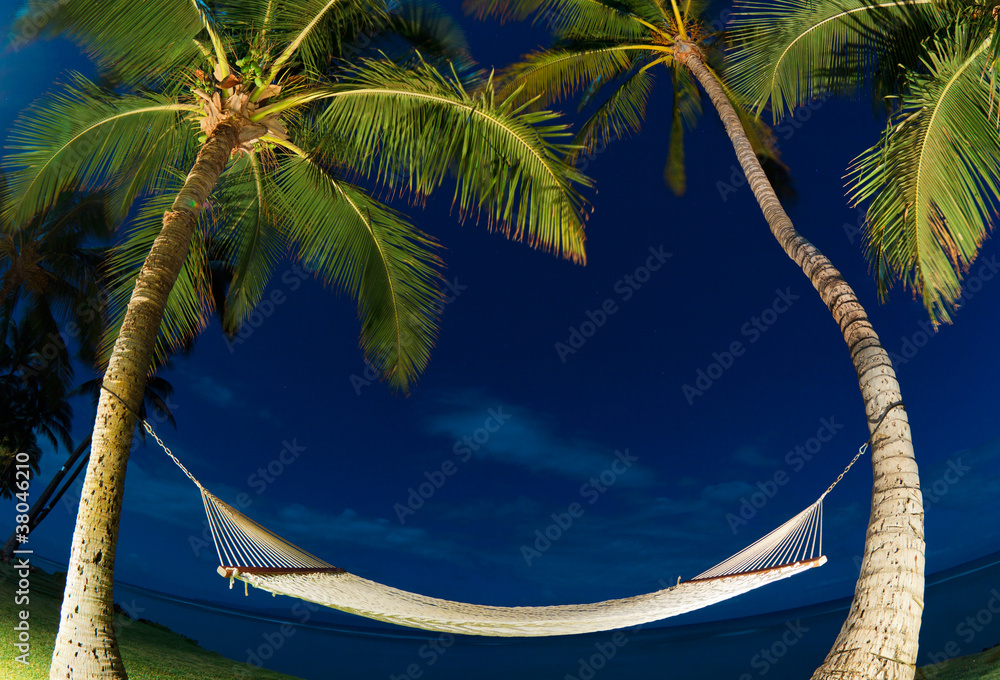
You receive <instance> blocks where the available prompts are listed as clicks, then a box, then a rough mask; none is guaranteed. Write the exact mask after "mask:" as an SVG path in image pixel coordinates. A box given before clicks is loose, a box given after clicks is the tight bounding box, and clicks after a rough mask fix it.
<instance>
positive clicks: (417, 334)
mask: <svg viewBox="0 0 1000 680" xmlns="http://www.w3.org/2000/svg"><path fill="white" fill-rule="evenodd" d="M274 182H275V185H276V190H275V193H274V203H275V208H276V212H277V214H278V215H282V216H284V218H285V219H284V223H283V225H282V226H283V228H284V229H285V230H286V231H287V233H288V235H289V238H290V239H291V240H292V241H293V242H294V243H295V244H296V253H297V255H298V257H299V258H300V259H301V260H302V261H303V262H304V263H306V264H307V265H308V266H309V268H310V269H312V270H314V271H316V272H317V274H318V275H319V276H320V277H321V278H322V279H323V280H324V281H325V282H326V283H327V284H329V285H332V286H335V287H336V288H337V289H339V290H341V291H343V292H345V293H347V294H348V295H349V296H350V297H351V298H353V299H355V300H357V302H358V316H359V317H360V319H361V340H360V344H361V348H362V350H363V351H364V353H365V356H366V357H367V358H368V360H369V361H371V362H372V364H373V365H374V366H375V367H376V368H377V369H378V370H379V371H380V372H381V373H382V374H383V375H385V376H386V377H387V378H388V380H389V382H390V383H391V384H392V385H393V386H394V387H395V388H397V389H400V390H402V391H404V392H405V391H407V390H408V389H409V386H410V385H411V384H412V383H413V381H414V380H415V379H416V377H417V376H418V375H419V374H420V372H421V371H423V369H424V367H426V365H427V362H428V360H429V359H430V352H431V349H432V347H433V345H434V341H435V339H436V335H437V316H438V314H439V313H440V309H441V293H440V287H439V282H440V280H441V275H440V273H439V268H440V266H441V262H440V260H439V259H438V257H437V255H436V254H435V252H434V250H435V248H436V245H437V244H436V243H435V241H434V240H433V239H432V238H431V237H430V236H427V235H426V234H423V233H421V232H420V231H418V230H417V229H416V228H415V227H413V225H411V224H410V223H409V222H407V221H406V218H405V217H403V215H401V214H400V213H398V212H396V211H394V210H392V209H391V208H389V207H388V206H385V205H383V204H381V203H379V202H378V201H376V200H374V199H373V198H371V197H370V196H368V195H367V194H366V193H365V192H364V191H363V190H361V189H360V188H358V187H356V186H353V185H351V184H349V183H347V182H343V181H340V180H339V179H337V178H335V177H334V176H333V175H331V174H330V173H329V172H326V171H325V170H324V169H323V168H321V167H320V166H319V165H317V164H316V163H315V162H314V161H311V160H308V159H305V158H300V157H298V156H289V157H286V158H285V159H283V160H282V161H280V166H279V168H278V169H277V171H276V172H275V173H274Z"/></svg>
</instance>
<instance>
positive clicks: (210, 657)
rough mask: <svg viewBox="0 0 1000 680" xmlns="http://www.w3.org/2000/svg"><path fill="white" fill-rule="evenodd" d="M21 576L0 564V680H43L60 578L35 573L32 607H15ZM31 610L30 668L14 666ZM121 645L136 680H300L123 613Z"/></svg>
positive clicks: (119, 627) (54, 625) (56, 621)
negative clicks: (19, 630) (18, 627)
mask: <svg viewBox="0 0 1000 680" xmlns="http://www.w3.org/2000/svg"><path fill="white" fill-rule="evenodd" d="M17 578H18V577H17V573H16V572H15V571H14V569H13V568H12V567H11V566H10V565H5V564H0V649H2V650H3V652H2V653H0V678H3V680H38V679H39V678H47V677H48V676H49V661H50V660H51V658H52V647H53V645H54V643H55V638H56V631H57V629H58V627H59V602H60V600H61V599H62V593H63V579H62V578H61V575H58V574H57V575H52V574H46V573H45V572H43V571H39V570H33V571H32V572H31V576H30V581H31V589H30V590H31V592H30V600H31V601H30V603H29V605H28V606H27V607H24V606H23V605H18V604H16V603H15V602H14V598H15V594H16V591H17ZM24 608H27V609H28V611H29V619H28V620H29V622H30V624H31V652H30V654H29V657H28V661H29V663H28V665H24V664H21V663H17V662H14V661H12V657H13V656H15V655H16V654H19V652H18V651H17V650H16V649H15V648H14V646H13V645H14V642H15V641H16V640H15V631H14V625H15V624H16V623H17V622H18V612H19V611H20V610H22V609H24ZM115 629H116V631H117V633H118V644H119V647H120V648H121V651H122V658H123V659H124V661H125V669H126V670H127V671H128V675H129V678H132V680H234V679H236V678H239V679H240V680H296V679H295V678H293V677H292V676H291V675H284V674H282V673H275V672H273V671H267V670H258V669H254V668H251V667H250V666H248V665H246V664H242V663H237V662H236V661H233V660H231V659H227V658H226V657H224V656H222V655H221V654H217V653H215V652H209V651H207V650H204V649H202V648H201V647H199V646H198V643H197V642H195V641H194V640H191V639H190V638H186V637H184V636H183V635H178V634H177V633H174V632H172V631H171V630H169V629H168V628H166V627H165V626H161V625H160V624H157V623H153V622H152V621H146V620H144V619H139V620H133V619H131V618H129V617H128V616H126V615H125V614H123V613H119V614H116V615H115Z"/></svg>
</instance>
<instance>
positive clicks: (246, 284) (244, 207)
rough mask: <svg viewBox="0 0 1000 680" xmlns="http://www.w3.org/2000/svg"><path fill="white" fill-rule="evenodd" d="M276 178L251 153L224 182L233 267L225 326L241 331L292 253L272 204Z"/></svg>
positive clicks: (221, 196) (224, 241)
mask: <svg viewBox="0 0 1000 680" xmlns="http://www.w3.org/2000/svg"><path fill="white" fill-rule="evenodd" d="M273 193H274V180H273V179H272V178H271V177H269V176H268V169H267V168H265V167H263V164H262V161H261V159H260V157H259V156H258V155H256V154H248V155H246V156H244V157H242V158H241V159H239V160H237V161H236V162H235V163H233V164H232V165H231V166H230V167H229V168H227V170H226V172H225V173H224V174H223V175H222V177H221V178H220V179H219V188H218V190H217V191H216V196H217V203H218V204H219V205H220V206H223V208H222V212H221V214H220V216H219V220H220V223H221V224H222V225H223V226H222V228H221V230H220V233H219V234H218V240H219V244H220V249H221V251H222V252H223V253H224V254H225V255H224V257H225V259H226V261H227V262H228V263H229V265H230V266H231V269H232V275H233V278H232V282H231V283H230V285H229V290H228V292H227V294H226V305H225V315H224V318H223V320H222V328H223V330H224V331H225V332H226V333H235V332H236V331H237V330H238V329H239V327H240V325H241V324H242V323H243V322H244V321H245V320H246V319H247V317H248V316H249V315H250V314H251V313H252V312H253V310H254V308H255V307H256V306H257V303H258V302H260V299H261V296H262V295H263V294H264V289H265V288H266V287H267V282H268V279H270V277H271V274H272V273H273V272H274V267H275V266H276V265H277V263H278V260H280V259H281V257H282V256H283V255H284V254H285V252H286V251H287V249H288V243H287V239H286V238H285V236H284V234H283V233H282V232H281V230H280V229H278V227H277V226H276V223H275V217H274V215H273V209H272V206H271V204H270V202H271V194H273Z"/></svg>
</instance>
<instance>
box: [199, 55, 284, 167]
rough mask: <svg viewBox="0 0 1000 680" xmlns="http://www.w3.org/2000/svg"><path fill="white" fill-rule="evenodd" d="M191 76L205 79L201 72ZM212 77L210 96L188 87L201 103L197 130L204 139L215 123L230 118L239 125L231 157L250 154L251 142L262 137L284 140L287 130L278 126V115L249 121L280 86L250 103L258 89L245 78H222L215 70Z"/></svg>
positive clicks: (234, 76) (268, 86) (279, 89)
mask: <svg viewBox="0 0 1000 680" xmlns="http://www.w3.org/2000/svg"><path fill="white" fill-rule="evenodd" d="M195 75H196V76H198V77H199V79H201V80H203V81H204V80H207V78H205V74H204V73H203V72H202V71H201V70H197V71H195ZM213 75H214V76H215V79H214V80H215V84H216V87H215V88H214V89H213V91H212V93H211V94H209V93H208V92H206V91H205V90H203V89H201V88H197V87H193V88H191V91H192V92H194V94H195V95H196V96H197V97H198V98H199V99H200V100H201V108H202V117H201V121H200V127H201V132H202V134H203V135H204V139H207V138H208V137H211V136H212V133H213V132H215V128H216V127H218V125H219V123H221V122H222V121H224V120H230V119H233V120H235V121H236V122H237V123H238V124H239V126H240V143H239V145H238V146H237V147H236V148H235V149H233V153H234V154H241V153H249V152H251V151H253V145H254V143H256V142H257V141H258V140H259V139H260V138H261V137H263V136H264V135H270V136H272V137H275V138H277V139H280V140H287V139H288V130H287V129H286V128H285V126H284V125H283V124H282V123H281V114H280V112H278V113H275V114H273V115H270V116H267V117H265V118H262V119H261V120H257V121H254V120H251V118H252V117H253V116H254V114H256V113H257V110H258V109H260V108H262V107H263V102H265V101H266V100H267V99H269V98H271V97H274V96H276V95H277V94H279V93H280V92H281V86H280V85H267V86H266V87H264V88H263V89H262V90H261V92H260V94H259V95H258V96H257V97H256V101H253V98H252V96H253V93H254V92H255V91H256V90H257V89H258V87H257V84H256V83H255V82H254V80H250V79H248V82H244V80H243V79H241V78H240V77H239V76H237V75H234V74H229V75H227V76H226V77H225V78H222V77H220V74H219V71H218V69H216V71H215V73H214V74H213ZM257 80H259V78H258V79H257ZM226 91H229V93H230V94H229V96H227V97H225V99H223V97H224V96H225V92H226Z"/></svg>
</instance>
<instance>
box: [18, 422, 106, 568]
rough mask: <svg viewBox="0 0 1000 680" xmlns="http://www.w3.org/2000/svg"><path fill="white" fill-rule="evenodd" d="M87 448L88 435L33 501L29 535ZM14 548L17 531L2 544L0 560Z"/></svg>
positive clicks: (54, 500)
mask: <svg viewBox="0 0 1000 680" xmlns="http://www.w3.org/2000/svg"><path fill="white" fill-rule="evenodd" d="M88 446H90V435H89V434H88V435H87V436H86V437H85V438H84V439H83V441H81V442H80V444H79V445H78V446H77V447H76V449H75V450H74V451H73V453H71V454H70V456H69V458H67V459H66V462H65V463H63V466H62V467H61V468H60V469H59V471H58V472H56V474H55V476H53V477H52V481H50V482H49V485H48V486H46V487H45V490H44V491H42V495H41V496H39V497H38V498H37V499H36V500H35V503H34V505H32V506H31V510H29V511H28V522H27V524H28V533H29V534H30V533H31V532H32V531H34V529H35V527H36V526H38V524H39V522H41V521H42V519H44V518H45V515H47V514H48V512H45V513H42V510H43V509H44V508H45V504H46V502H47V501H48V500H49V498H51V497H52V494H53V493H54V492H55V490H56V487H58V486H59V482H61V481H62V479H63V478H64V477H65V476H66V473H67V472H69V470H70V468H72V467H73V464H74V463H76V461H77V460H79V458H80V456H82V455H83V452H84V451H86V450H87V447H88ZM74 479H75V476H74ZM72 483H73V481H72V479H71V480H70V482H69V484H72ZM61 495H62V494H60V496H61ZM58 500H59V498H58V497H56V498H55V499H53V501H52V502H53V503H55V502H57V501H58ZM40 513H41V514H40ZM16 547H17V531H14V532H12V533H11V535H10V538H8V539H7V542H6V543H4V545H3V549H2V550H0V559H4V560H7V559H10V556H11V555H13V552H14V549H15V548H16Z"/></svg>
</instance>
